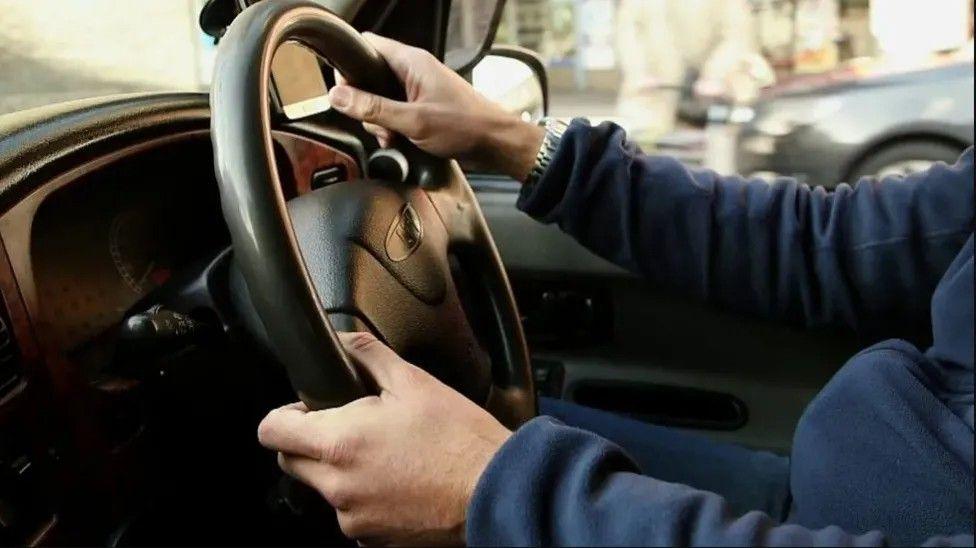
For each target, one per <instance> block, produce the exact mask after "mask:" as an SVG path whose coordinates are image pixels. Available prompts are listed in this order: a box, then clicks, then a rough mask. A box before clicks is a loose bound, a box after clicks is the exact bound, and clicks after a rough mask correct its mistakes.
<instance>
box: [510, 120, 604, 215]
mask: <svg viewBox="0 0 976 548" xmlns="http://www.w3.org/2000/svg"><path fill="white" fill-rule="evenodd" d="M590 129H592V127H591V126H590V122H589V120H587V119H586V118H574V119H573V121H572V122H570V124H569V128H567V129H566V132H565V133H563V137H562V139H561V140H560V141H559V146H558V147H557V148H556V153H555V155H553V157H552V162H551V163H550V164H549V168H548V169H546V171H545V173H543V174H542V177H540V178H539V181H538V182H536V183H535V184H533V185H523V186H522V189H521V190H520V191H519V198H518V202H516V205H517V207H518V208H519V209H520V210H522V211H524V212H525V213H527V214H529V215H530V216H532V217H535V218H541V217H543V216H545V215H546V214H547V213H548V212H549V211H551V210H552V209H553V208H554V207H555V205H556V204H558V203H559V201H560V200H561V199H562V197H563V194H564V193H565V192H566V186H567V185H568V183H569V175H570V173H572V170H573V164H574V163H575V161H576V159H575V157H576V150H577V147H576V145H574V143H577V142H579V141H580V140H581V137H582V136H583V135H585V134H586V133H587V132H589V131H590Z"/></svg>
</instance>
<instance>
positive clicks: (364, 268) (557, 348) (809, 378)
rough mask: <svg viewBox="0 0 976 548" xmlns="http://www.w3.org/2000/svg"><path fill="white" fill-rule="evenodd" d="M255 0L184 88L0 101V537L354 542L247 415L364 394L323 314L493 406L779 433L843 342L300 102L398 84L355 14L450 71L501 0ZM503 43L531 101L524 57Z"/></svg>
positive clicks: (389, 89) (226, 18) (715, 433)
mask: <svg viewBox="0 0 976 548" xmlns="http://www.w3.org/2000/svg"><path fill="white" fill-rule="evenodd" d="M251 4H252V5H250V6H249V7H246V9H244V10H243V11H242V7H245V6H242V5H241V4H240V3H238V2H237V1H236V0H232V1H227V0H211V1H210V2H208V4H207V6H206V8H205V9H204V12H203V13H202V15H201V25H202V27H203V28H204V30H206V31H207V32H208V33H210V34H212V35H214V36H215V37H218V38H219V42H220V44H219V53H218V59H217V65H216V67H217V68H216V70H215V73H214V84H213V88H212V90H211V92H210V94H209V95H208V94H206V93H183V92H180V93H176V92H174V93H139V94H130V95H124V96H111V97H103V98H95V99H88V100H81V101H74V102H71V103H65V104H58V105H52V106H47V107H41V108H36V109H32V110H28V111H23V112H17V113H13V114H7V115H4V116H2V117H0V294H2V303H0V304H2V306H0V314H2V315H0V543H2V544H5V545H6V544H30V545H36V544H75V545H79V544H109V545H113V546H114V545H127V544H196V545H202V544H277V545H283V544H294V545H299V544H300V545H307V544H312V543H316V544H321V543H326V544H352V543H351V541H348V540H347V539H345V538H344V537H343V536H342V534H341V532H340V531H339V530H338V528H337V526H336V524H335V518H334V515H333V513H332V512H331V510H330V509H329V508H328V506H327V504H326V503H325V502H324V501H322V500H320V499H319V498H318V497H316V496H315V495H314V493H310V492H309V491H308V490H307V489H306V488H304V487H303V486H301V485H298V484H295V483H293V482H291V481H289V480H288V479H287V478H285V477H283V474H282V473H281V472H280V471H279V470H278V468H277V466H276V463H275V455H274V454H272V453H271V452H269V451H267V450H265V449H263V448H261V447H260V446H259V444H258V442H257V437H256V434H255V432H256V427H257V424H258V422H259V421H260V419H261V418H262V417H263V416H264V415H265V414H266V413H267V412H268V411H269V410H270V409H272V408H275V407H278V406H280V405H284V404H286V403H288V402H291V401H295V400H296V399H298V398H299V397H301V399H302V400H303V401H305V402H307V403H309V404H310V405H311V406H313V407H319V408H324V407H330V406H335V405H341V404H343V403H346V402H349V401H351V400H353V399H355V398H357V397H359V396H361V395H364V394H367V393H369V392H370V390H371V388H370V381H369V379H367V378H363V376H362V375H360V374H359V373H358V372H357V371H356V369H355V368H354V367H353V366H352V365H351V364H350V362H349V360H348V358H347V357H346V356H345V355H344V353H343V352H342V350H341V347H340V346H339V344H338V341H337V339H336V331H349V330H365V331H370V332H372V333H373V334H375V335H376V336H377V337H378V338H380V339H381V340H383V341H384V342H385V343H387V344H388V345H390V346H391V347H392V348H394V349H395V350H396V351H397V352H398V353H400V354H401V355H402V356H403V357H404V358H405V359H407V360H408V361H410V362H412V363H416V364H417V365H419V366H421V367H423V368H424V369H426V370H428V371H430V372H432V373H433V374H434V375H435V376H437V377H438V378H440V379H441V380H443V381H444V382H446V383H447V384H449V385H450V386H452V387H454V388H456V389H457V390H459V391H460V392H461V393H463V394H464V395H465V396H467V397H468V398H470V399H472V400H473V401H475V402H477V403H478V404H480V405H482V406H484V407H486V408H487V409H489V410H490V411H491V412H492V413H493V414H494V415H495V416H496V417H498V418H499V420H501V421H502V422H503V424H505V425H506V426H508V427H510V428H515V427H517V426H518V425H519V424H521V423H522V422H524V421H525V420H527V419H528V418H531V417H532V416H534V415H535V414H536V413H537V398H538V397H549V398H561V399H565V400H569V401H573V402H576V403H579V404H582V405H586V406H590V407H594V408H598V409H603V410H607V411H611V412H614V413H619V414H623V415H627V416H631V417H634V418H637V419H639V420H642V421H647V422H650V423H654V424H660V425H666V426H672V427H678V428H682V429H688V430H690V431H694V432H697V433H700V434H703V435H706V436H710V437H713V438H716V439H721V440H725V441H731V442H735V443H739V444H743V445H746V446H749V447H753V448H760V449H766V450H769V451H773V452H777V453H784V454H785V453H788V451H789V449H790V443H791V436H792V432H793V428H794V426H795V424H796V422H797V420H798V418H799V416H800V414H801V412H802V410H803V409H804V407H805V406H806V404H807V403H808V402H809V401H810V399H811V398H812V397H813V395H814V394H816V393H817V392H818V391H819V389H820V388H821V387H822V386H823V385H824V383H826V381H827V380H828V379H829V378H830V377H831V375H832V374H833V373H834V372H835V371H836V370H837V369H839V367H840V366H841V365H842V364H843V362H844V361H845V360H846V358H847V357H848V356H850V355H852V354H853V353H855V352H856V350H857V349H858V348H860V347H862V346H863V345H864V344H865V342H866V341H865V340H864V339H863V338H860V339H859V338H857V337H864V336H865V335H860V336H856V335H854V334H850V333H846V332H840V331H835V330H830V329H820V330H809V329H805V328H803V326H784V325H779V324H773V323H771V322H767V321H763V320H761V319H757V318H751V317H745V316H742V315H739V314H735V313H731V312H727V311H722V310H718V309H715V308H712V307H710V306H708V305H707V304H706V303H696V302H690V301H689V300H687V299H685V298H683V297H681V296H680V295H673V294H669V293H667V292H665V291H662V290H659V289H656V288H654V287H652V286H649V285H648V284H647V283H645V282H644V281H642V280H641V279H640V278H639V277H638V276H636V275H635V274H633V273H630V272H626V271H624V270H622V269H620V268H618V267H616V266H613V265H611V264H610V263H608V262H606V261H605V260H603V259H601V258H599V257H597V256H595V255H593V254H592V253H590V252H589V251H587V250H586V249H584V248H583V247H581V246H580V245H579V244H578V243H576V242H575V241H573V240H572V239H571V238H570V237H569V236H567V235H565V234H563V233H562V232H560V230H559V229H558V228H557V227H554V226H547V225H543V224H540V223H537V222H536V221H534V220H532V219H530V218H529V217H527V216H526V215H524V214H523V213H521V212H519V211H518V210H517V209H516V207H515V202H516V200H517V198H518V196H519V190H520V185H519V183H518V182H517V181H513V180H510V179H507V178H505V177H500V176H497V175H493V174H487V173H475V172H467V173H465V172H463V171H462V170H461V169H460V167H459V166H458V165H457V164H456V163H455V162H452V161H447V160H441V159H437V158H434V157H432V156H429V155H427V154H425V153H422V152H421V151H419V149H417V148H415V147H414V146H413V145H411V144H410V143H408V142H405V141H399V142H396V143H394V145H393V146H392V147H391V148H388V149H383V148H380V146H379V144H378V143H377V141H376V140H375V139H374V138H373V137H372V136H371V135H370V134H368V133H367V132H365V131H364V130H363V128H362V127H361V125H360V124H358V123H353V122H352V121H351V120H349V119H348V118H345V117H344V116H342V115H341V114H338V113H336V112H333V111H331V110H329V109H328V104H327V101H325V102H323V97H322V96H323V93H324V90H325V89H326V88H327V87H328V86H329V85H331V84H332V83H333V82H334V80H333V78H334V76H333V70H332V69H333V68H335V69H337V70H338V71H339V72H341V73H342V74H343V76H344V77H345V78H346V79H347V80H349V81H350V83H352V84H354V85H357V86H361V87H363V88H364V89H367V90H371V91H374V92H377V93H381V94H384V95H387V96H390V97H398V96H402V95H403V90H402V89H401V88H400V86H399V84H398V83H397V82H396V80H395V78H394V77H393V75H392V73H391V72H390V70H389V68H388V67H387V66H386V65H385V63H384V62H383V61H382V59H381V58H380V57H379V56H378V54H377V53H376V52H375V51H374V50H373V49H372V48H371V47H370V46H369V45H368V43H367V42H365V41H364V40H363V38H362V36H361V34H360V33H361V32H363V31H373V32H376V33H379V34H382V35H385V36H389V37H392V38H395V39H397V40H400V41H403V42H406V43H409V44H413V45H416V46H419V47H422V48H425V49H427V50H429V51H431V52H432V53H433V54H435V55H436V56H438V57H440V58H441V59H445V60H446V61H447V62H448V64H449V66H451V67H452V68H454V69H455V70H457V71H458V72H459V73H461V74H462V75H463V76H465V77H466V78H469V79H470V78H471V75H472V72H473V70H474V69H475V67H476V65H477V63H478V62H479V61H480V60H481V59H482V58H483V57H485V56H486V55H488V54H489V53H491V52H493V50H492V49H491V46H492V39H493V37H494V33H495V28H496V27H497V25H498V19H499V14H500V13H501V9H502V7H503V5H504V2H503V1H501V2H498V1H494V0H487V1H485V2H475V4H481V5H482V6H481V8H479V10H478V13H479V14H480V15H479V19H478V20H479V21H480V27H479V26H478V25H476V27H478V28H476V29H475V30H474V31H472V32H473V34H472V33H468V35H467V36H466V37H461V38H458V37H457V36H454V35H453V34H452V29H451V25H450V21H451V16H450V14H451V10H452V2H451V1H450V0H409V1H406V0H402V1H388V0H329V1H326V0H322V1H315V0H280V1H274V2H272V1H269V0H265V1H262V2H257V1H255V2H253V3H251ZM455 4H457V2H455ZM232 22H233V23H232ZM472 36H473V38H472ZM508 49H509V51H508V52H507V56H508V57H510V58H515V59H522V61H520V62H522V63H523V64H525V65H526V66H527V67H529V68H530V69H531V70H532V71H533V73H534V74H535V75H536V77H537V81H538V83H539V89H540V92H541V93H542V98H540V101H539V105H540V106H539V109H540V111H541V112H540V114H541V113H542V112H544V111H545V109H546V106H547V100H546V99H547V97H546V88H547V83H546V82H547V81H546V75H545V72H544V68H543V67H542V64H541V63H538V62H535V60H534V59H533V58H532V56H531V55H530V54H528V53H526V52H524V51H519V50H514V48H508ZM512 50H514V51H512ZM495 51H496V52H497V53H498V54H500V55H506V50H505V49H503V48H502V49H498V50H495ZM310 67H311V68H310ZM914 327H915V326H906V329H907V330H909V331H910V332H909V333H907V336H909V337H911V338H913V339H916V340H917V339H918V338H919V335H918V334H917V333H918V331H916V330H915V329H914ZM910 328H911V329H910ZM444 420H450V417H445V418H444ZM218 456H220V458H219V459H218V458H217V457H218ZM228 456H229V458H228ZM218 462H219V464H218ZM228 463H229V464H228Z"/></svg>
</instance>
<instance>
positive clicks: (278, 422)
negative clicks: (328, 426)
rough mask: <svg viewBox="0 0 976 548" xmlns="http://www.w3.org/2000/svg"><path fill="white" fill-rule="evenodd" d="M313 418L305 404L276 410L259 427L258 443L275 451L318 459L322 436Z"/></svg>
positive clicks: (291, 405)
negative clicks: (320, 437) (319, 441)
mask: <svg viewBox="0 0 976 548" xmlns="http://www.w3.org/2000/svg"><path fill="white" fill-rule="evenodd" d="M311 417H312V415H311V414H309V413H308V412H307V411H306V410H305V408H304V404H301V407H299V406H298V404H294V403H293V404H290V405H286V406H284V407H279V408H278V409H274V410H272V411H271V412H270V413H268V415H267V416H265V417H264V419H263V420H262V421H261V424H259V425H258V442H260V443H261V445H263V446H264V447H267V448H268V449H273V450H275V451H283V452H285V453H292V454H299V455H306V456H309V457H318V455H319V453H320V449H319V448H320V447H321V445H320V444H319V443H318V441H317V440H318V439H319V436H320V434H319V433H318V432H317V431H316V424H315V422H316V421H313V420H312V419H311Z"/></svg>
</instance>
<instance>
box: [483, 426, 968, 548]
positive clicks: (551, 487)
mask: <svg viewBox="0 0 976 548" xmlns="http://www.w3.org/2000/svg"><path fill="white" fill-rule="evenodd" d="M650 472H651V473H653V471H650ZM467 542H468V544H469V545H472V546H480V545H506V546H529V545H534V546H544V545H546V546H547V545H556V546H577V545H589V546H604V545H642V546H677V545H690V546H701V545H704V546H725V545H736V546H739V545H742V546H745V545H750V546H767V545H780V546H815V545H816V546H881V545H884V544H885V543H886V539H885V537H884V536H883V535H882V534H881V533H879V532H869V533H865V534H860V535H853V534H849V533H847V532H845V531H843V530H841V529H839V528H837V527H827V528H824V529H819V530H811V529H807V528H805V527H801V526H798V525H780V524H777V523H775V522H773V520H772V519H770V518H769V516H766V515H765V514H762V513H760V512H750V513H748V514H746V515H743V516H732V515H730V514H729V512H728V508H727V505H726V503H725V501H724V500H723V499H722V498H721V497H719V496H718V495H716V494H714V493H707V492H703V491H699V490H696V489H693V488H691V487H687V486H684V485H678V484H673V483H666V482H662V481H658V480H655V479H653V478H650V477H646V476H641V475H638V473H637V472H636V468H635V466H634V464H633V463H632V462H631V461H630V460H629V459H628V458H627V457H626V455H624V454H623V452H622V451H621V450H620V449H619V448H618V447H616V446H615V445H613V444H611V443H610V442H608V441H606V440H604V439H602V438H600V437H598V436H596V435H594V434H591V433H589V432H585V431H583V430H579V429H576V428H570V427H567V426H564V425H562V424H560V423H558V422H557V421H555V420H553V419H550V418H548V417H541V418H538V419H535V420H533V421H532V422H530V423H528V424H526V425H525V426H523V427H522V428H521V429H519V431H518V432H517V433H516V434H515V436H513V437H512V438H510V439H509V441H508V442H506V443H505V445H504V446H503V447H502V449H501V450H500V451H499V452H498V454H496V455H495V457H494V459H493V460H492V461H491V463H490V464H489V465H488V468H487V469H486V471H485V472H484V474H483V476H482V478H481V481H480V482H479V484H478V487H477V490H476V492H475V495H474V498H473V500H472V502H471V505H470V507H469V509H468V523H467ZM967 543H968V544H971V543H972V535H965V536H960V537H953V538H935V539H931V540H930V541H928V542H927V544H932V545H946V544H959V545H966V544H967Z"/></svg>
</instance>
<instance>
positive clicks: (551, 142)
mask: <svg viewBox="0 0 976 548" xmlns="http://www.w3.org/2000/svg"><path fill="white" fill-rule="evenodd" d="M539 126H540V127H543V128H545V130H546V134H545V136H544V137H543V138H542V145H540V146H539V152H538V154H536V156H535V163H534V164H532V170H531V171H529V176H528V177H526V178H525V182H524V184H525V186H528V187H531V186H535V184H536V183H538V182H539V179H541V178H542V175H543V174H544V173H545V172H546V169H548V168H549V164H550V163H552V157H553V156H555V155H556V149H558V148H559V141H561V140H562V138H563V134H564V133H566V130H567V129H569V124H567V123H566V122H564V121H562V120H559V119H558V118H550V117H545V118H543V119H542V120H539Z"/></svg>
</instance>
